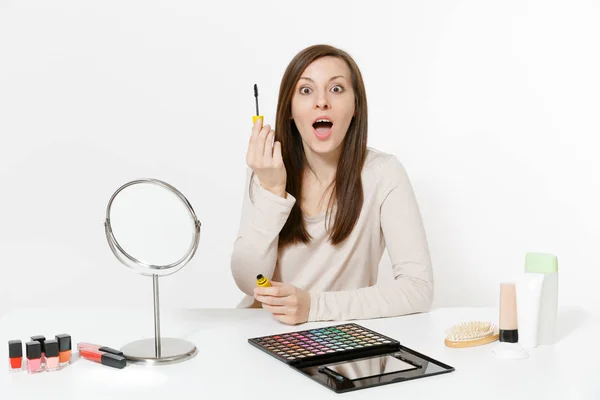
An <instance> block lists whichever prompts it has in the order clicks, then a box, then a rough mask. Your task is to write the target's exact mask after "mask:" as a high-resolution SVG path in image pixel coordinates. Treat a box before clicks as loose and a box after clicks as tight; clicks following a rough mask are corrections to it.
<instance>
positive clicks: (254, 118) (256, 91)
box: [252, 83, 263, 124]
mask: <svg viewBox="0 0 600 400" xmlns="http://www.w3.org/2000/svg"><path fill="white" fill-rule="evenodd" d="M254 100H255V102H256V115H255V116H253V117H252V124H255V123H256V120H257V119H263V116H262V115H260V113H259V112H258V85H256V83H255V84H254Z"/></svg>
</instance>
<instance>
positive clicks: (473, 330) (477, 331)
mask: <svg viewBox="0 0 600 400" xmlns="http://www.w3.org/2000/svg"><path fill="white" fill-rule="evenodd" d="M496 329H497V327H496V325H494V324H492V323H491V322H488V321H467V322H462V323H460V324H456V325H454V326H453V327H451V328H450V329H448V330H447V331H446V338H447V339H448V340H452V341H454V342H461V341H468V340H475V339H480V338H483V337H487V336H490V335H493V334H494V332H496Z"/></svg>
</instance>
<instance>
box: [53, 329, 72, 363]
mask: <svg viewBox="0 0 600 400" xmlns="http://www.w3.org/2000/svg"><path fill="white" fill-rule="evenodd" d="M55 337H56V340H57V341H58V363H59V365H60V366H61V367H64V366H65V365H68V364H70V363H71V336H70V335H67V334H66V333H61V334H60V335H56V336H55Z"/></svg>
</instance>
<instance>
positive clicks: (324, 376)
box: [248, 323, 454, 393]
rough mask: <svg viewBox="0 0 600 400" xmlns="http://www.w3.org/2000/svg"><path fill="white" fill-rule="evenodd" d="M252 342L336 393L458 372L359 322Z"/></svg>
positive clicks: (279, 335) (269, 337)
mask: <svg viewBox="0 0 600 400" xmlns="http://www.w3.org/2000/svg"><path fill="white" fill-rule="evenodd" d="M248 342H249V343H250V344H251V345H252V346H254V347H256V348H258V349H260V350H262V351H263V352H265V353H267V354H268V355H270V356H272V357H275V358H276V359H278V360H279V361H282V362H283V363H285V364H287V365H288V366H289V367H291V368H293V369H295V370H296V371H298V372H300V373H301V374H303V375H305V376H307V377H308V378H310V379H312V380H313V381H316V382H318V383H320V384H321V385H323V386H325V387H327V388H329V389H331V390H333V391H334V392H336V393H344V392H348V391H353V390H358V389H365V388H369V387H374V386H379V385H386V384H390V383H397V382H405V381H408V380H411V379H418V378H424V377H428V376H433V375H439V374H443V373H448V372H452V371H454V368H453V367H451V366H449V365H447V364H444V363H442V362H439V361H437V360H434V359H433V358H431V357H428V356H426V355H424V354H421V353H418V352H416V351H414V350H412V349H409V348H408V347H406V346H403V345H402V344H400V342H399V341H398V340H395V339H392V338H390V337H388V336H385V335H382V334H380V333H378V332H375V331H373V330H370V329H368V328H365V327H363V326H361V325H358V324H355V323H346V324H341V325H334V326H327V327H322V328H317V329H308V330H302V331H293V332H286V333H279V334H276V335H269V336H261V337H254V338H250V339H248Z"/></svg>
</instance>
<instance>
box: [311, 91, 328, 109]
mask: <svg viewBox="0 0 600 400" xmlns="http://www.w3.org/2000/svg"><path fill="white" fill-rule="evenodd" d="M315 108H316V109H321V110H328V109H330V108H331V104H329V99H327V96H326V95H324V94H321V95H318V96H317V97H316V99H315Z"/></svg>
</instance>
